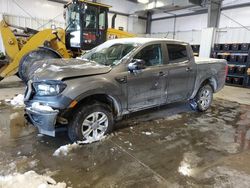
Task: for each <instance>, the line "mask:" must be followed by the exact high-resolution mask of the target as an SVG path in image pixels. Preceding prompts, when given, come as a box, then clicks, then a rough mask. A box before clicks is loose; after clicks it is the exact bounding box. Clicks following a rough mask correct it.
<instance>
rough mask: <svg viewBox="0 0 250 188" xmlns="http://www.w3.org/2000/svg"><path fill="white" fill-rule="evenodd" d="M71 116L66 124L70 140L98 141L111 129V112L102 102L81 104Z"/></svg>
mask: <svg viewBox="0 0 250 188" xmlns="http://www.w3.org/2000/svg"><path fill="white" fill-rule="evenodd" d="M73 116H75V118H74V119H73V120H72V121H71V122H70V124H69V126H68V136H69V138H70V140H71V141H72V142H75V141H86V142H94V141H98V140H100V139H101V138H102V137H103V136H104V135H106V134H108V133H110V132H111V131H112V129H113V122H114V121H113V115H112V112H111V110H110V109H109V107H108V106H107V105H105V104H102V103H94V104H92V105H83V107H82V108H79V109H78V110H76V112H75V114H73Z"/></svg>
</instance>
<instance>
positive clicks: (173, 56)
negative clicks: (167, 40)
mask: <svg viewBox="0 0 250 188" xmlns="http://www.w3.org/2000/svg"><path fill="white" fill-rule="evenodd" d="M167 49H168V57H169V63H179V62H183V61H186V60H188V54H187V48H186V46H185V45H182V44H167Z"/></svg>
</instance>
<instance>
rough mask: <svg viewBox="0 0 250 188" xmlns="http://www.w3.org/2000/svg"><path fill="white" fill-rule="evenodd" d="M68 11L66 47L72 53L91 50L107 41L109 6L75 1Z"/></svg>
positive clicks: (69, 5) (66, 6)
mask: <svg viewBox="0 0 250 188" xmlns="http://www.w3.org/2000/svg"><path fill="white" fill-rule="evenodd" d="M65 9H66V29H65V30H66V46H67V48H68V49H71V50H72V51H75V52H76V51H80V50H90V49H92V48H94V47H95V46H97V45H99V44H101V43H103V42H105V41H106V38H107V30H108V10H109V6H107V5H103V4H99V3H93V2H88V1H83V0H82V1H80V0H78V1H73V2H71V3H69V4H67V5H65Z"/></svg>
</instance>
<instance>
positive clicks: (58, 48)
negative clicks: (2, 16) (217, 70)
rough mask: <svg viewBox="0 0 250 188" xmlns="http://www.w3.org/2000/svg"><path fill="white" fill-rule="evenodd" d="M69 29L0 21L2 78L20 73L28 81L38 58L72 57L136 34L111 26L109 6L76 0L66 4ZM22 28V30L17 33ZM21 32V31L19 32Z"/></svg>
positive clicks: (0, 67) (0, 71)
mask: <svg viewBox="0 0 250 188" xmlns="http://www.w3.org/2000/svg"><path fill="white" fill-rule="evenodd" d="M64 8H65V19H66V28H65V29H62V28H51V29H45V30H42V31H36V30H33V29H30V28H22V27H19V26H14V25H9V24H8V23H7V22H6V21H4V20H3V21H1V22H0V32H1V36H0V37H1V39H2V41H1V40H0V42H1V43H2V44H0V45H2V46H3V48H4V54H5V56H4V58H3V57H1V58H0V80H2V79H4V78H5V77H8V76H11V75H14V74H18V76H19V77H20V78H21V79H22V80H23V81H25V82H27V79H28V77H27V72H28V69H29V68H30V67H31V66H32V65H33V64H34V62H37V61H39V60H44V59H51V58H73V57H76V56H79V55H80V54H81V53H82V51H85V50H90V49H92V48H94V47H95V46H97V45H99V44H101V43H103V42H105V41H106V40H108V39H114V38H127V37H134V36H135V35H134V34H131V33H128V32H125V31H121V30H117V29H114V20H115V16H114V17H113V18H114V19H112V26H113V27H112V28H108V11H109V8H110V6H108V5H104V4H100V3H94V2H89V1H86V0H73V1H71V2H69V3H68V4H66V5H65V6H64ZM17 31H19V32H17ZM20 31H22V33H20Z"/></svg>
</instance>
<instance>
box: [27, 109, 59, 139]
mask: <svg viewBox="0 0 250 188" xmlns="http://www.w3.org/2000/svg"><path fill="white" fill-rule="evenodd" d="M25 110H26V114H27V117H28V121H30V122H31V123H32V124H33V125H35V126H36V127H37V128H38V130H39V133H41V134H44V135H48V136H53V137H54V136H55V132H56V129H55V124H56V119H57V115H58V113H59V111H58V110H53V111H45V110H38V109H34V108H32V106H30V107H26V109H25Z"/></svg>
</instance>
